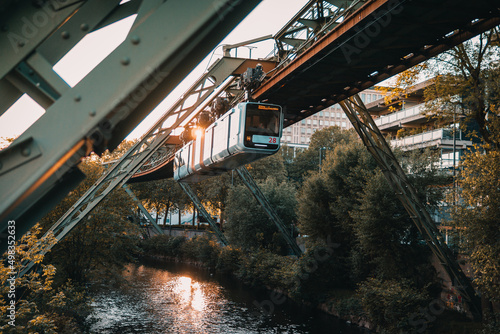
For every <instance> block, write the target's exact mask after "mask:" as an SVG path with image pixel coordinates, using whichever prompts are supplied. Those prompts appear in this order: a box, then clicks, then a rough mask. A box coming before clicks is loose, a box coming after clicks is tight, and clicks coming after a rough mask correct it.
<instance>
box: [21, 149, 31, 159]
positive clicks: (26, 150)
mask: <svg viewBox="0 0 500 334" xmlns="http://www.w3.org/2000/svg"><path fill="white" fill-rule="evenodd" d="M21 154H22V155H24V156H25V157H29V156H30V154H31V149H30V148H29V147H25V148H23V149H22V150H21Z"/></svg>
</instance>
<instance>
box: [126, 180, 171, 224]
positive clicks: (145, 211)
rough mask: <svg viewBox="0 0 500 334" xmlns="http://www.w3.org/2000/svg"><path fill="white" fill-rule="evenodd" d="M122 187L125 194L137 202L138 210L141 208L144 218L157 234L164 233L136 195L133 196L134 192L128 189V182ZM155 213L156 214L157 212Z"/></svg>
mask: <svg viewBox="0 0 500 334" xmlns="http://www.w3.org/2000/svg"><path fill="white" fill-rule="evenodd" d="M122 188H123V189H124V190H125V191H126V192H127V194H128V195H129V196H130V198H132V200H133V201H134V203H135V204H137V206H138V207H139V210H141V212H142V213H143V214H144V215H145V216H146V218H147V219H148V220H149V222H150V223H151V225H153V227H154V228H155V230H156V232H158V233H159V234H165V233H163V230H162V229H161V228H160V227H159V226H158V224H156V221H155V220H154V219H153V217H151V215H150V214H149V212H148V210H146V208H145V207H144V205H142V203H141V201H140V200H139V199H138V198H137V196H135V194H134V192H133V191H132V189H130V187H129V186H128V184H126V183H125V184H124V185H123V186H122ZM156 214H158V212H157V213H156Z"/></svg>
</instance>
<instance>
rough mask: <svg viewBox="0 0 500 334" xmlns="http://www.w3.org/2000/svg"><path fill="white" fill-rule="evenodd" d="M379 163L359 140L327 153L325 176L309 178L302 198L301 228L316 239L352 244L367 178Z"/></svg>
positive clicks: (300, 202) (301, 230)
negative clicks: (355, 212)
mask: <svg viewBox="0 0 500 334" xmlns="http://www.w3.org/2000/svg"><path fill="white" fill-rule="evenodd" d="M375 168H376V166H375V162H374V161H373V159H372V158H371V156H370V155H369V154H368V152H367V151H366V149H365V148H364V147H363V146H362V145H361V143H360V142H359V141H356V142H353V143H350V144H348V145H344V146H337V147H336V148H335V150H334V151H333V152H331V153H330V154H327V157H326V160H325V162H324V164H323V167H322V172H321V173H319V174H318V173H316V174H312V175H311V176H310V177H309V178H307V179H306V180H305V182H304V184H303V187H302V189H301V191H300V193H299V197H298V203H299V205H298V217H299V229H300V232H301V233H302V234H306V235H309V236H311V237H313V238H325V237H327V236H330V238H332V240H333V241H334V242H339V243H346V242H348V243H350V242H352V240H353V236H352V219H351V217H350V216H349V212H350V211H351V210H352V209H353V208H354V207H355V206H356V205H358V201H359V195H360V193H361V191H362V189H363V186H364V182H365V179H366V178H367V177H369V176H370V175H372V174H373V171H374V169H375Z"/></svg>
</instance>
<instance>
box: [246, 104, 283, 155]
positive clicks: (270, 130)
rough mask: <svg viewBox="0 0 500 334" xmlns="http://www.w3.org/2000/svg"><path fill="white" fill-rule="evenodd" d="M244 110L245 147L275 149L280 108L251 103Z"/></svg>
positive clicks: (277, 142) (277, 139)
mask: <svg viewBox="0 0 500 334" xmlns="http://www.w3.org/2000/svg"><path fill="white" fill-rule="evenodd" d="M246 108H247V110H246V122H245V146H246V147H269V148H275V147H277V146H278V144H279V137H280V124H281V122H280V117H281V110H280V108H279V107H278V106H272V105H261V104H251V103H249V104H247V105H246Z"/></svg>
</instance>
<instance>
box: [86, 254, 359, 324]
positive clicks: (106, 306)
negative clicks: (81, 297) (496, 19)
mask: <svg viewBox="0 0 500 334" xmlns="http://www.w3.org/2000/svg"><path fill="white" fill-rule="evenodd" d="M123 276H124V279H125V281H126V282H125V284H122V285H121V286H120V287H115V288H106V289H99V290H98V291H96V292H95V295H94V307H95V309H96V315H95V318H96V319H95V320H96V322H95V323H94V324H93V326H92V331H93V332H95V333H120V334H128V333H224V334H225V333H249V334H251V333H311V334H312V333H347V334H355V333H366V332H364V331H362V330H360V329H358V328H357V327H353V326H349V325H348V324H346V323H345V322H343V321H341V320H339V319H337V318H335V317H332V316H329V315H327V314H324V313H322V312H319V311H317V310H315V309H312V308H309V307H305V306H300V305H297V304H295V303H293V302H291V301H288V300H287V301H285V302H284V303H280V305H274V310H273V312H272V313H271V314H269V313H262V312H261V311H260V308H259V307H258V306H256V304H257V303H262V302H263V301H265V300H269V299H270V295H269V293H268V292H264V291H256V290H253V289H249V288H248V287H246V286H244V285H242V284H241V283H240V282H238V281H237V280H235V279H232V278H230V277H227V276H222V275H212V274H211V273H210V272H209V271H207V270H205V269H200V268H196V267H193V266H189V265H185V264H179V263H164V262H157V261H148V262H147V263H146V262H144V264H143V265H135V264H131V265H129V266H128V267H127V268H126V270H125V271H124V273H123ZM257 305H258V304H257Z"/></svg>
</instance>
